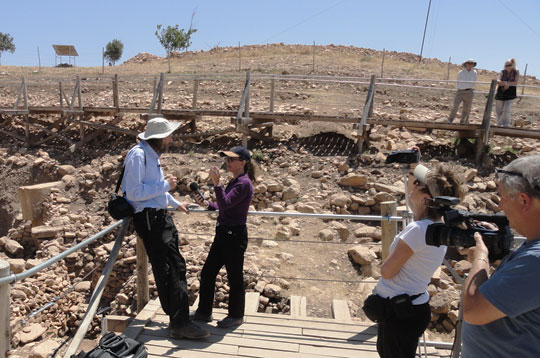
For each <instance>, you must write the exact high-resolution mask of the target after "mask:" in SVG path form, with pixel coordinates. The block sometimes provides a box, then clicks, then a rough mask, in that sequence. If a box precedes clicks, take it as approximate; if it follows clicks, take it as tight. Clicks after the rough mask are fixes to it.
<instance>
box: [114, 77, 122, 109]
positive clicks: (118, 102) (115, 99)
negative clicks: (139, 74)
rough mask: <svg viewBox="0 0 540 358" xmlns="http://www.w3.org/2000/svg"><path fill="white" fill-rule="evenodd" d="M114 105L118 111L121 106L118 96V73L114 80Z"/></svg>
mask: <svg viewBox="0 0 540 358" xmlns="http://www.w3.org/2000/svg"><path fill="white" fill-rule="evenodd" d="M113 106H114V107H115V108H116V110H117V111H118V110H119V108H120V98H119V97H118V74H115V75H114V80H113Z"/></svg>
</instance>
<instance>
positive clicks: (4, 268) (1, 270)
mask: <svg viewBox="0 0 540 358" xmlns="http://www.w3.org/2000/svg"><path fill="white" fill-rule="evenodd" d="M7 276H9V263H8V262H7V261H4V260H0V278H2V279H3V278H6V277H7ZM9 291H10V287H9V285H0V302H3V304H2V305H0V356H1V357H5V356H6V352H7V351H8V350H9V348H10V343H11V333H10V326H9V316H10V304H11V299H10V296H9V295H10V292H9Z"/></svg>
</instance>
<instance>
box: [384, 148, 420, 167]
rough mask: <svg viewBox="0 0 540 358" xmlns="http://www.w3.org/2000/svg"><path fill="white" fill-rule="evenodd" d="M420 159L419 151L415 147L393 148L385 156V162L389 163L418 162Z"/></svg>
mask: <svg viewBox="0 0 540 358" xmlns="http://www.w3.org/2000/svg"><path fill="white" fill-rule="evenodd" d="M419 161H420V152H419V151H418V150H416V149H407V150H394V151H392V153H390V154H388V156H387V157H386V164H391V163H403V164H408V163H418V162H419Z"/></svg>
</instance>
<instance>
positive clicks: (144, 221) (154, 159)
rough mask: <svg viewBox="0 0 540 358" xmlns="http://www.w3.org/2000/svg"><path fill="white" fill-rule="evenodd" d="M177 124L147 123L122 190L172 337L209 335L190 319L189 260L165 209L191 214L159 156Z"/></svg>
mask: <svg viewBox="0 0 540 358" xmlns="http://www.w3.org/2000/svg"><path fill="white" fill-rule="evenodd" d="M178 126H179V123H171V122H169V121H168V120H166V119H165V118H154V119H151V120H150V121H148V123H147V125H146V131H144V132H142V133H140V134H139V136H138V137H139V139H140V142H139V143H138V144H137V145H135V146H134V147H133V148H131V150H130V151H129V153H128V154H127V155H126V160H125V161H124V167H125V173H124V178H123V180H122V192H123V193H124V197H125V198H126V199H127V201H128V202H129V203H130V204H131V205H132V206H133V208H134V211H135V214H134V215H133V224H134V226H135V231H137V234H138V235H139V236H140V237H141V238H142V240H143V242H144V247H145V248H146V252H147V254H148V259H149V260H150V263H151V264H152V271H153V272H154V278H155V280H156V286H157V290H158V295H159V300H160V302H161V307H162V308H163V310H164V311H165V313H166V314H167V315H169V319H170V322H169V329H170V335H171V337H173V338H189V339H197V338H205V337H208V336H209V335H210V334H209V332H208V330H206V329H204V328H202V327H200V326H198V325H196V324H195V323H193V322H191V321H190V319H189V302H188V288H187V282H186V261H185V260H184V258H183V257H182V255H181V254H180V250H179V249H178V231H177V230H176V227H175V225H174V221H173V219H172V217H171V216H170V214H169V213H168V212H167V209H168V208H170V207H172V208H174V209H175V210H182V211H184V212H186V213H187V209H186V205H187V203H180V202H178V201H177V200H176V199H175V198H174V197H173V196H172V195H171V194H170V193H169V191H171V190H173V189H174V188H175V187H176V183H177V181H178V180H177V178H176V177H174V176H169V177H167V178H165V177H164V176H163V170H162V169H161V164H160V162H159V156H160V155H161V154H162V153H164V152H166V151H167V148H168V147H169V144H170V143H171V135H172V133H173V132H174V131H175V130H176V129H177V128H178Z"/></svg>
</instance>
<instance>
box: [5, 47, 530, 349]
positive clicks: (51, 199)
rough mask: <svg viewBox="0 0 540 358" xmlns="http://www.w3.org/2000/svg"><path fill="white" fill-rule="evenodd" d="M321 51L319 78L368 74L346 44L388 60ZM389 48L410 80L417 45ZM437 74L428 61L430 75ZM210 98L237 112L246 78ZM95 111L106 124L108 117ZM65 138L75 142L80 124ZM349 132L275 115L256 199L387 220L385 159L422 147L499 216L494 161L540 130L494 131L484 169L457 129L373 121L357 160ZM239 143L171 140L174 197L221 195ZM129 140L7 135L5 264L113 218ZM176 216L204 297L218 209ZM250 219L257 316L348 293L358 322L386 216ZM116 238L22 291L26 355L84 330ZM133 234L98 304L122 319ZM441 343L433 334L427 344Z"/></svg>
mask: <svg viewBox="0 0 540 358" xmlns="http://www.w3.org/2000/svg"><path fill="white" fill-rule="evenodd" d="M304 48H308V47H305V46H304ZM243 50H245V55H246V60H247V59H249V58H250V56H251V59H252V61H253V62H251V65H253V66H255V65H257V66H263V65H268V64H269V63H270V62H271V61H273V62H272V65H274V67H272V69H273V71H279V72H283V71H286V72H288V73H295V71H299V72H301V70H302V71H304V70H305V68H303V69H302V68H301V67H302V66H300V65H297V62H291V61H292V60H291V58H292V57H294V56H297V55H298V54H299V53H300V54H301V53H302V51H304V50H305V49H304V50H302V49H301V48H300V47H294V46H291V47H290V48H289V47H286V46H278V45H276V46H274V47H272V46H267V47H265V48H263V49H261V48H258V47H257V46H253V47H246V48H243ZM262 50H264V51H266V50H268V51H270V50H272V51H273V52H272V53H273V56H274V57H273V58H268V57H263V56H262V52H261V51H262ZM322 50H323V51H322V53H324V54H325V57H323V58H330V57H332V56H333V57H334V58H335V59H336V60H335V61H334V62H331V61H326V62H324V61H323V60H321V63H320V65H319V66H320V67H319V72H321V73H325V74H328V73H332V74H336V73H339V74H349V75H355V76H358V75H363V74H368V73H369V71H370V68H369V67H370V66H371V65H372V62H370V61H371V60H365V62H364V63H365V64H369V65H368V66H366V67H367V69H361V70H359V69H358V67H355V65H351V64H348V65H347V64H346V63H347V59H350V58H353V57H351V56H352V55H351V54H353V55H354V56H358V57H360V56H363V57H362V58H367V56H369V58H371V59H372V58H375V57H376V56H377V55H378V54H377V53H375V52H372V50H366V49H353V48H347V47H342V46H340V47H338V46H327V47H326V48H324V49H322ZM257 51H259V52H257ZM227 52H233V49H229V50H226V49H215V50H213V51H209V52H206V53H200V54H198V53H188V54H184V55H181V56H178V57H175V58H174V59H173V64H174V65H175V66H177V68H180V67H181V66H183V67H181V68H183V69H185V70H186V71H188V70H189V69H191V68H192V67H191V66H192V64H193V61H194V59H199V60H200V61H199V62H198V63H199V66H200V69H199V71H201V69H204V71H206V72H208V73H210V72H212V71H215V70H216V68H218V67H220V66H223V68H225V69H231V68H234V61H235V60H234V58H233V57H231V58H228V57H227V56H228V55H227ZM330 55H332V56H330ZM347 56H349V57H347ZM392 56H394V57H395V61H396V62H395V64H396V67H395V68H393V69H390V68H389V71H390V72H391V73H394V75H396V76H401V75H404V74H405V72H404V70H403V67H399V66H398V65H397V64H398V63H399V64H401V65H400V66H403V64H407V63H408V62H406V61H409V57H410V56H409V55H408V54H393V55H392ZM392 56H391V57H390V58H393V57H392ZM308 57H309V56H308ZM321 57H322V56H321ZM387 60H388V58H387ZM160 61H164V60H160V59H154V58H153V56H146V55H145V56H140V61H139V60H138V62H140V63H138V64H133V63H129V64H125V65H122V66H119V67H118V69H119V70H120V71H121V70H123V68H125V69H126V74H128V73H131V72H130V71H134V68H135V67H132V66H147V65H148V64H150V65H151V64H152V63H154V65H160V66H161V62H160ZM267 61H268V63H267ZM397 61H401V62H397ZM133 62H135V61H133ZM276 64H277V65H276ZM150 65H148V66H150ZM439 65H440V66H442V65H444V64H440V63H437V61H435V60H433V61H432V62H430V63H427V64H426V65H425V68H423V71H428V70H429V69H430V68H431V67H430V66H439ZM340 66H341V67H340ZM389 66H390V65H389ZM144 68H147V67H140V68H138V69H137V71H144ZM265 68H266V67H265ZM433 68H434V67H433ZM87 70H88V69H81V71H87ZM428 75H430V73H429V72H427V74H426V77H427V76H428ZM146 85H147V84H146ZM146 85H141V84H139V83H131V84H130V85H129V86H126V87H125V88H126V92H124V93H123V94H122V96H121V98H122V103H126V104H127V103H129V105H134V106H135V105H136V106H140V107H147V106H148V105H149V102H150V100H151V94H150V93H149V91H148V86H146ZM176 85H177V83H175V82H174V81H173V83H171V84H168V86H169V87H168V88H176V87H174V86H176ZM191 85H192V84H191V83H180V84H178V87H177V90H171V91H170V92H169V93H167V94H166V100H165V105H170V106H171V107H173V106H180V107H184V106H187V107H189V106H190V103H191V102H190V101H191V97H190V94H189V91H188V90H185V89H184V90H181V88H182V86H184V87H183V88H190V86H191ZM145 86H146V87H145ZM325 86H326V87H325ZM267 90H268V84H267V83H260V84H256V85H255V87H254V94H253V97H252V101H253V108H265V106H267V102H268V97H267ZM0 93H2V94H3V96H1V97H0V102H1V103H0V106H8V105H10V101H11V99H12V97H13V88H5V87H2V86H1V84H0ZM203 93H204V95H205V96H206V98H203V99H202V100H201V105H202V106H204V107H205V108H223V107H224V106H229V107H230V108H235V106H237V102H238V98H237V97H239V95H240V94H239V89H238V86H237V85H236V84H231V83H228V82H225V81H223V82H221V81H215V82H211V83H210V84H208V86H207V87H206V88H205V89H204V92H203ZM278 94H280V95H281V96H282V97H280V98H281V103H278V105H280V106H282V107H280V108H281V110H283V111H292V112H294V111H300V112H302V113H325V111H329V112H333V113H335V112H337V111H341V110H343V111H347V110H348V108H349V107H347V106H346V103H345V102H343V96H345V95H347V96H349V95H350V96H351V98H352V99H355V100H358V98H364V96H365V87H364V86H360V85H337V86H332V85H328V84H303V83H295V82H286V83H285V84H284V85H283V88H281V90H280V91H278ZM84 95H85V96H86V97H85V98H87V99H88V101H89V103H92V104H94V105H99V103H103V102H104V101H105V99H106V98H108V97H107V96H109V94H108V93H107V92H106V91H104V90H100V89H99V88H98V87H97V86H96V87H89V89H88V90H87V91H86V92H85V94H84ZM202 97H204V96H202ZM479 97H480V96H479ZM53 98H56V94H55V92H52V91H51V90H50V89H49V88H48V87H43V88H42V89H41V90H40V91H33V92H31V101H34V102H39V103H48V101H49V102H50V101H53V100H55V99H53ZM450 99H451V94H444V95H442V96H441V95H440V92H437V93H434V92H426V91H424V90H414V89H401V88H400V89H391V88H388V89H385V88H381V89H380V90H378V92H377V94H376V100H375V103H376V105H375V111H374V114H375V116H376V117H378V118H393V119H399V118H401V119H416V120H439V121H444V120H445V115H446V114H447V111H448V102H449V101H450ZM351 101H352V100H351ZM475 101H476V102H475V104H474V105H473V113H472V120H473V121H477V122H478V121H480V119H481V116H482V113H483V112H482V111H483V104H484V102H483V101H482V100H481V97H480V98H477V100H475ZM532 105H533V103H532V102H526V101H524V102H523V104H522V105H520V106H516V112H515V119H516V121H517V122H518V123H520V125H521V126H523V127H525V128H536V126H537V125H536V121H535V120H534V118H536V117H535V116H537V114H536V113H535V111H534V110H533V108H532ZM356 107H358V105H356ZM306 111H307V112H306ZM39 120H42V121H52V120H54V118H46V117H44V116H43V117H40V118H39ZM92 120H97V121H101V122H105V121H106V120H107V119H106V118H97V119H92ZM0 123H1V124H2V126H3V128H6V129H10V130H11V129H15V130H21V127H20V126H19V127H17V125H16V124H13V123H11V122H10V121H8V120H7V119H6V118H1V119H0ZM120 125H121V126H122V127H123V128H126V129H131V130H136V131H142V130H143V128H144V121H142V120H141V119H140V118H139V117H138V116H135V115H131V116H129V115H128V116H126V118H125V119H124V120H123V121H122V123H121V124H120ZM197 125H198V128H199V130H201V131H204V130H209V129H214V128H226V127H227V126H229V125H230V124H229V123H228V119H227V118H218V119H210V118H202V119H201V121H200V123H198V124H197ZM67 133H68V135H69V136H72V138H74V139H76V138H77V136H78V129H73V130H72V131H71V132H70V131H68V132H67ZM355 134H356V130H355V129H354V128H352V126H350V125H344V124H335V123H320V124H314V123H279V124H276V125H275V126H274V139H273V142H271V143H265V144H263V143H259V142H257V141H251V142H250V144H249V146H250V149H252V150H253V151H254V157H255V158H257V162H258V164H259V166H260V169H261V176H260V179H259V181H258V182H257V183H256V185H255V191H256V193H255V198H254V201H253V210H261V211H274V212H283V211H296V212H301V213H313V212H317V213H337V214H374V215H378V214H379V213H380V203H381V202H383V201H387V200H396V201H397V202H398V206H401V207H403V206H404V204H405V202H404V190H403V188H404V184H403V181H402V180H403V170H402V169H401V168H399V167H398V166H388V165H385V164H384V159H385V157H386V154H387V153H389V152H390V151H391V150H395V149H404V148H407V147H410V146H411V145H418V146H420V148H421V150H422V153H423V160H424V161H428V162H430V164H436V163H437V162H451V163H452V164H453V165H455V167H456V170H458V171H460V172H462V173H463V174H464V176H465V177H466V181H467V185H468V188H469V193H468V195H467V197H466V198H465V200H464V201H463V202H462V203H461V204H460V207H461V208H463V209H466V210H469V211H473V212H490V213H491V212H494V211H495V210H496V207H497V203H498V200H499V199H498V197H497V196H496V195H495V185H494V182H493V172H494V168H495V167H496V166H501V165H504V164H506V163H508V162H509V161H510V160H512V159H513V158H515V157H516V156H517V155H525V154H528V153H540V145H539V144H538V143H536V142H535V141H530V140H526V139H507V138H501V137H497V138H494V139H492V140H491V142H490V143H492V147H491V151H490V153H489V156H488V157H487V158H486V162H485V163H484V165H483V166H482V167H480V168H477V167H476V166H475V165H474V164H473V163H472V161H471V156H472V152H471V147H472V145H471V144H470V143H469V142H468V141H462V142H461V143H460V144H459V145H457V144H456V143H457V141H456V138H455V137H454V133H451V132H445V131H433V132H427V131H422V130H414V131H413V130H406V129H399V128H392V127H382V126H375V127H373V128H372V129H371V132H370V138H369V139H370V141H369V143H370V145H369V148H368V150H366V151H365V152H364V153H363V154H362V155H361V156H354V155H351V152H352V148H353V147H354V138H355ZM240 140H241V138H240V136H239V135H238V134H234V133H231V134H228V135H217V136H213V137H209V138H206V139H204V140H189V141H182V140H177V141H176V142H175V146H174V147H173V148H171V150H170V152H169V153H167V154H165V155H164V156H163V157H162V164H163V169H164V171H165V172H166V173H172V174H175V175H176V176H178V177H179V178H180V183H179V185H178V187H177V189H176V190H175V192H174V193H173V194H174V195H175V196H176V197H178V198H183V199H186V200H190V197H189V195H190V193H189V189H188V185H189V183H190V182H192V181H197V182H198V183H199V185H200V187H201V189H202V190H203V191H204V192H205V194H206V195H207V196H209V197H212V195H213V193H212V191H211V189H210V187H209V186H208V185H207V184H208V183H207V180H208V174H207V173H208V169H209V168H210V166H212V165H216V164H217V165H219V164H220V163H221V159H220V158H219V156H218V155H217V154H216V153H217V151H218V150H220V149H224V148H229V147H231V146H233V145H236V144H238V143H239V142H240ZM133 144H134V139H133V137H129V136H124V135H119V134H113V133H107V134H105V135H102V136H100V137H99V138H97V139H96V140H94V141H93V142H91V143H90V144H89V145H87V146H85V147H83V148H82V149H81V150H80V151H77V152H75V153H74V154H72V153H70V152H69V151H68V150H67V148H66V145H65V144H64V143H62V142H60V141H56V140H54V141H51V142H50V143H48V144H47V145H45V146H41V147H39V148H25V147H24V146H23V145H22V143H21V142H18V141H17V140H15V139H12V138H10V137H7V136H5V135H4V134H2V135H0V176H1V180H0V191H1V192H2V196H1V197H0V224H1V225H0V230H1V231H0V257H2V258H3V259H5V260H7V261H8V262H9V263H10V266H11V269H12V271H13V272H21V271H22V270H26V269H29V268H31V267H33V266H35V265H37V264H38V263H40V262H43V261H44V260H46V259H48V258H50V257H52V256H54V255H56V254H58V253H59V252H61V251H63V250H65V249H66V248H68V247H71V246H73V245H74V244H75V243H78V242H80V241H82V240H83V239H85V238H87V237H89V236H91V235H93V234H95V233H97V232H99V231H100V230H102V229H103V228H105V227H107V226H108V225H110V224H111V223H112V220H111V218H110V217H109V216H108V214H107V213H106V210H105V206H106V202H107V199H108V195H109V193H110V192H111V191H112V190H113V187H114V184H115V183H116V180H117V178H118V175H119V167H120V165H121V162H122V159H123V157H124V155H125V153H126V152H127V150H128V149H129V148H130V146H132V145H133ZM55 181H58V183H57V185H55V186H54V187H53V188H52V189H51V190H50V193H49V194H48V196H47V197H46V199H45V200H44V201H43V203H41V205H40V208H39V209H40V210H41V212H42V220H41V222H40V223H39V224H37V223H32V222H31V221H25V220H23V217H22V214H21V213H20V207H19V203H18V197H17V189H18V188H19V187H20V186H23V185H33V184H40V183H49V182H55ZM173 215H174V219H175V221H176V224H177V226H178V228H179V231H180V236H181V241H182V247H181V251H182V253H183V255H184V256H185V258H186V261H187V265H188V271H189V273H188V276H189V278H188V283H189V288H190V295H191V299H192V300H194V299H195V297H196V295H197V294H198V288H199V279H198V276H199V273H200V270H201V268H202V265H203V264H204V260H205V257H206V253H207V251H208V249H209V246H210V244H211V241H212V234H213V227H214V224H215V217H213V216H212V215H207V214H195V213H192V214H190V215H185V214H180V213H174V214H173ZM248 226H249V233H250V238H251V239H252V240H251V241H250V244H249V248H248V251H247V253H246V262H245V274H246V279H245V281H246V287H247V289H248V290H255V291H258V292H261V293H262V296H261V297H262V298H261V302H260V306H259V310H260V311H265V312H273V313H281V314H286V313H287V312H288V309H289V306H288V304H289V302H288V297H290V295H304V296H307V300H308V311H309V312H308V314H309V315H314V316H329V315H330V312H329V308H330V302H331V301H332V299H334V298H339V299H346V300H347V301H348V302H349V307H350V310H351V313H352V315H353V316H355V317H358V318H359V319H363V317H362V313H361V309H359V307H360V306H361V303H362V301H363V298H364V297H365V295H366V294H367V293H369V290H370V287H371V286H372V285H373V282H375V280H377V279H378V278H379V276H380V274H379V268H380V263H381V245H380V240H381V229H380V223H379V222H361V223H360V222H351V221H331V220H318V219H312V218H309V219H303V218H294V219H293V218H274V217H260V216H252V217H250V218H249V222H248ZM113 241H114V234H109V235H106V237H104V238H103V239H100V240H98V241H96V243H94V244H92V245H90V246H89V247H87V248H86V249H84V250H82V251H79V252H77V253H75V254H72V255H70V256H69V257H68V258H67V259H66V260H64V261H62V262H60V263H59V264H56V265H54V266H53V267H51V269H49V270H46V271H43V272H42V273H40V274H38V275H36V276H33V277H32V278H29V279H27V280H24V281H22V282H19V283H17V284H15V285H14V286H13V287H12V317H11V322H12V332H13V339H12V343H13V346H14V347H19V348H18V349H17V350H14V352H13V356H17V354H20V355H19V356H21V357H22V356H27V355H26V354H27V353H19V352H29V351H30V350H31V349H34V351H36V352H38V351H40V349H42V348H43V346H41V345H47V347H49V344H52V345H53V346H55V345H56V346H58V345H59V344H60V341H61V340H62V339H65V337H67V336H69V335H71V334H72V333H73V332H74V330H75V329H76V328H77V327H78V325H79V324H80V321H81V319H82V316H83V315H84V312H85V310H86V306H87V302H88V299H89V295H90V293H91V291H92V289H93V288H94V286H95V284H96V281H97V279H98V277H99V274H100V273H101V271H102V269H103V266H104V264H105V262H106V260H107V258H108V255H109V253H110V250H111V248H112V244H113ZM135 241H136V237H135V235H134V233H133V231H132V230H130V231H129V233H128V235H127V236H126V238H125V241H124V245H123V246H122V249H121V252H120V255H119V258H118V261H117V263H116V265H115V267H114V272H113V274H112V275H111V279H110V280H109V284H108V286H107V289H106V292H105V294H104V297H103V300H102V302H101V306H102V307H107V306H108V307H110V308H111V310H110V313H113V314H120V315H131V316H133V315H134V312H135V308H136V302H137V297H136V293H135V292H136V290H135V287H134V285H135V276H134V274H133V272H134V269H135ZM452 265H453V266H454V268H455V269H456V270H457V271H458V272H459V273H464V272H467V270H468V268H469V266H468V264H467V262H466V261H463V260H462V259H461V258H460V257H458V256H456V257H455V260H453V261H452ZM339 281H345V282H339ZM150 284H151V296H152V297H155V296H156V289H155V284H154V282H153V278H152V276H150ZM217 286H218V291H217V294H216V306H219V307H226V305H227V296H228V285H227V277H226V273H225V272H224V270H223V271H222V272H220V275H219V276H218V284H217ZM459 290H460V286H459V284H457V283H456V282H455V281H454V280H453V278H451V276H450V274H449V271H448V270H447V269H446V268H445V267H441V269H440V270H438V271H437V273H436V274H435V275H434V277H433V279H432V283H431V285H430V286H429V292H430V295H431V296H432V299H431V306H432V312H433V315H432V323H431V326H430V327H431V328H432V331H431V332H432V333H431V334H433V335H435V334H441V333H452V332H453V329H454V325H455V321H456V317H457V305H458V302H459ZM329 292H331V293H332V294H331V295H330V294H329ZM51 301H53V302H54V304H53V305H51V306H50V307H49V308H47V309H46V310H44V311H43V312H40V313H39V314H36V315H35V317H32V318H29V315H30V314H31V313H32V312H34V311H36V310H37V309H39V308H40V307H42V306H43V305H45V304H47V303H49V302H51ZM99 330H100V328H99V318H96V319H95V320H94V323H93V325H92V329H91V331H90V333H89V337H95V336H96V335H97V334H98V333H99ZM443 338H444V337H442V336H436V338H434V339H432V340H440V339H443ZM51 342H52V343H51ZM40 347H41V348H40ZM25 349H26V350H25ZM36 354H37V353H36Z"/></svg>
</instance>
